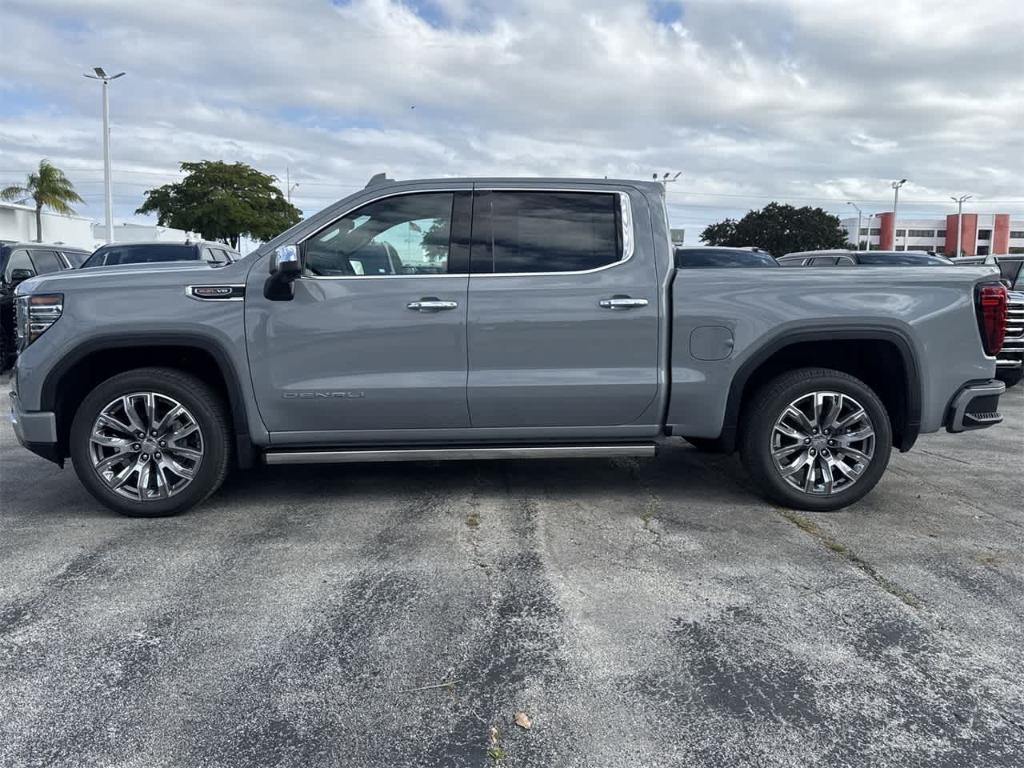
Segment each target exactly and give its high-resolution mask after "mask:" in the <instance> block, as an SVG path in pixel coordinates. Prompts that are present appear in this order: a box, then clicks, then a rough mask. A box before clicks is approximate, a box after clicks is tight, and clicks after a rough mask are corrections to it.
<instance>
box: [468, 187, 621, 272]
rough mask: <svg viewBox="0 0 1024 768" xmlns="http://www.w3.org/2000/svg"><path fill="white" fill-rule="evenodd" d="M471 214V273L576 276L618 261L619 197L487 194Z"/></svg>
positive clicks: (479, 200) (566, 193)
mask: <svg viewBox="0 0 1024 768" xmlns="http://www.w3.org/2000/svg"><path fill="white" fill-rule="evenodd" d="M473 211H474V214H473V219H474V225H473V226H474V237H473V239H474V244H473V255H472V259H473V271H474V272H495V273H514V272H578V271H582V270H587V269H596V268H598V267H604V266H607V265H608V264H614V263H615V262H617V261H619V259H621V258H622V244H621V237H620V234H621V230H620V227H619V198H618V195H614V194H607V193H591V192H486V193H483V194H481V195H480V196H479V197H478V199H477V201H476V202H475V203H474V208H473ZM477 222H480V227H479V231H477Z"/></svg>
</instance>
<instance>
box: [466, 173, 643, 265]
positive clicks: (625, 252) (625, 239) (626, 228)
mask: <svg viewBox="0 0 1024 768" xmlns="http://www.w3.org/2000/svg"><path fill="white" fill-rule="evenodd" d="M474 191H479V192H578V193H582V194H587V195H618V198H619V214H620V215H619V218H620V219H621V222H622V256H621V257H620V258H619V260H618V261H613V262H612V263H611V264H605V265H603V266H600V267H594V268H593V269H575V270H567V271H564V272H470V275H471V276H472V277H474V278H477V277H553V276H556V275H592V274H594V273H595V272H603V271H604V270H606V269H613V268H614V267H621V266H622V265H623V264H625V263H626V262H628V261H629V260H630V259H632V258H633V254H634V252H635V251H636V245H635V242H636V241H635V238H634V231H633V204H632V203H631V202H630V200H629V193H628V192H623V191H622V190H620V189H615V190H601V189H595V190H590V189H575V188H574V189H570V188H566V187H480V188H478V189H475V190H474Z"/></svg>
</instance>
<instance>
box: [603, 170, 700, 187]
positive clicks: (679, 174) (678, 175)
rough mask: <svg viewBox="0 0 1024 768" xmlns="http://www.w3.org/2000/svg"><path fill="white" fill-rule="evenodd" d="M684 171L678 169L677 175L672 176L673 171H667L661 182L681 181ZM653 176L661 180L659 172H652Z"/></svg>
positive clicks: (656, 179)
mask: <svg viewBox="0 0 1024 768" xmlns="http://www.w3.org/2000/svg"><path fill="white" fill-rule="evenodd" d="M682 173H683V172H682V171H676V175H675V176H672V174H671V172H670V173H666V174H664V175H663V176H662V177H661V179H660V181H661V183H662V184H663V185H664V184H671V183H672V182H673V181H679V177H680V176H681V175H682ZM652 176H653V178H654V180H655V181H659V179H658V174H656V173H655V174H652ZM670 176H671V178H669V177H670ZM606 178H607V177H606Z"/></svg>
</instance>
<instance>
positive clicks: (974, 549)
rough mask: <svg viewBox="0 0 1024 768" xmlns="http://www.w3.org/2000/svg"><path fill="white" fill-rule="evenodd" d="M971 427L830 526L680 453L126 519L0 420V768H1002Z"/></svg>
mask: <svg viewBox="0 0 1024 768" xmlns="http://www.w3.org/2000/svg"><path fill="white" fill-rule="evenodd" d="M1003 411H1004V413H1005V414H1006V416H1007V420H1006V422H1004V423H1003V424H1002V425H1000V426H998V427H995V428H992V429H990V430H986V431H982V432H975V433H971V434H965V435H946V434H944V433H943V434H940V435H934V436H924V437H922V438H921V439H920V441H919V442H918V444H917V447H916V448H915V449H914V451H913V452H911V453H909V454H902V455H895V456H894V458H893V460H892V463H891V465H890V468H889V471H888V473H887V474H886V476H885V477H884V478H883V480H882V482H881V484H880V485H879V486H878V488H877V489H876V490H875V491H874V492H873V493H872V494H870V495H869V496H868V497H867V499H865V500H864V501H863V502H861V503H860V504H858V505H856V506H855V507H853V508H851V509H848V510H846V511H843V512H839V513H833V514H804V513H795V512H792V511H788V510H784V509H781V508H778V507H775V506H773V505H771V504H769V503H767V502H765V501H763V500H762V499H761V498H759V497H758V496H757V495H756V494H755V493H754V492H753V490H752V489H751V487H750V484H749V481H748V479H747V478H746V475H745V474H744V472H743V470H742V467H741V466H740V464H739V462H738V460H737V459H736V458H734V457H722V456H708V455H704V454H700V453H698V452H696V451H695V450H693V449H692V448H689V447H688V446H686V445H683V444H680V445H679V446H678V447H673V448H670V449H668V450H665V451H663V452H661V453H660V454H659V455H658V457H657V458H655V459H651V460H559V461H543V462H541V461H537V462H529V461H496V462H478V463H471V462H428V463H416V464H380V465H336V466H317V467H273V468H270V467H263V468H259V469H256V470H253V471H250V472H246V473H235V474H234V475H233V476H232V477H231V478H230V479H229V481H228V483H227V484H226V485H225V487H224V488H223V489H222V490H221V491H220V492H219V493H217V494H216V495H215V496H214V497H213V498H211V499H210V500H209V501H208V502H206V503H205V504H204V505H203V506H202V507H200V508H198V509H196V510H194V511H192V512H190V513H189V514H187V515H184V516H181V517H177V518H167V519H160V520H132V519H127V518H122V517H119V516H117V515H115V514H113V513H111V512H109V511H107V510H106V509H105V508H103V507H101V506H100V505H99V504H98V503H96V502H95V501H93V499H92V498H91V497H90V496H89V495H88V494H87V493H86V492H85V491H84V489H83V488H82V487H81V486H80V485H79V483H78V481H77V478H76V477H75V475H74V472H73V470H72V469H71V468H70V466H69V467H68V468H66V469H64V470H63V471H61V470H60V469H58V468H57V467H56V466H55V465H53V464H50V463H48V462H46V461H44V460H42V459H39V458H37V457H35V456H33V455H31V454H29V453H28V452H26V451H24V450H23V449H21V448H20V447H19V446H17V445H16V443H15V441H14V438H13V435H12V432H11V430H10V425H9V424H7V423H6V422H5V423H4V424H3V426H2V427H0V508H2V511H0V766H18V767H19V768H20V767H21V766H75V767H76V768H79V767H83V766H119V767H124V768H127V767H129V766H130V767H136V766H137V767H138V768H153V767H154V766H172V765H173V766H249V765H252V766H257V765H258V766H303V767H308V766H344V767H345V768H357V767H359V766H488V765H505V766H600V767H601V768H612V767H614V766H704V765H707V766H723V767H726V766H727V767H728V768H735V767H736V766H787V767H788V766H848V765H849V766H864V765H871V766H900V767H901V768H905V767H906V766H918V765H920V766H971V767H972V768H975V767H979V766H996V765H999V766H1021V765H1024V547H1022V545H1024V504H1022V492H1024V467H1022V463H1024V462H1022V457H1024V387H1017V388H1016V389H1015V390H1012V391H1011V392H1010V393H1008V394H1007V395H1006V396H1005V397H1004V399H1003ZM518 712H524V713H526V715H527V716H528V717H529V719H530V721H531V723H532V726H531V727H530V728H529V729H528V730H527V729H524V728H522V727H520V726H518V725H515V724H514V723H513V718H514V716H515V714H516V713H518Z"/></svg>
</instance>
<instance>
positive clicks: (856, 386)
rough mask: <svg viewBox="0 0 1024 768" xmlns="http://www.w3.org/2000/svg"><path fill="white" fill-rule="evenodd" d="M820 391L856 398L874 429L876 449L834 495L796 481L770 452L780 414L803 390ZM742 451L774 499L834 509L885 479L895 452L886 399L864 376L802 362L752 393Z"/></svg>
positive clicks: (789, 504) (807, 507)
mask: <svg viewBox="0 0 1024 768" xmlns="http://www.w3.org/2000/svg"><path fill="white" fill-rule="evenodd" d="M822 391H828V392H838V393H840V394H843V395H847V396H849V397H852V398H854V400H856V401H857V402H858V403H860V405H861V407H862V408H863V409H864V412H865V413H866V414H867V415H868V418H870V420H871V426H872V427H873V429H874V435H875V439H874V454H873V456H872V458H871V461H870V462H869V463H868V465H867V467H866V468H865V469H864V470H863V474H861V475H860V476H859V477H858V478H857V479H856V480H855V481H854V482H853V483H851V484H850V485H848V486H847V487H846V488H843V489H841V490H838V491H836V492H834V493H832V494H830V495H814V494H811V493H807V492H804V491H801V490H798V489H796V488H794V487H792V486H791V485H790V484H789V483H787V482H786V480H785V479H784V478H783V476H782V473H781V470H779V469H778V468H776V466H775V461H774V459H773V458H772V436H773V429H774V426H775V422H776V419H778V418H779V417H780V416H781V415H782V413H783V412H784V411H785V409H786V408H787V407H788V406H789V404H790V403H793V402H794V401H796V400H798V399H799V398H800V397H801V396H805V395H809V394H811V393H813V392H822ZM833 450H835V449H834V448H833ZM740 451H741V453H742V456H743V462H744V464H745V465H746V467H747V471H748V472H749V473H750V475H751V477H752V478H753V480H754V481H755V483H757V485H758V486H759V487H760V488H761V489H762V491H763V492H764V493H765V495H766V496H768V497H769V498H770V499H772V500H773V501H776V502H778V503H779V504H781V505H783V506H786V507H790V508H792V509H801V510H807V511H811V512H833V511H835V510H838V509H842V508H843V507H846V506H848V505H850V504H853V503H854V502H856V501H859V500H860V499H861V498H863V497H864V496H865V495H866V494H867V493H868V492H870V491H871V489H872V488H874V487H875V485H876V484H877V483H878V481H879V480H880V479H881V477H882V475H883V474H884V473H885V468H886V466H887V465H888V463H889V455H890V453H891V452H892V426H891V424H890V422H889V415H888V413H887V412H886V410H885V406H884V405H883V404H882V401H881V400H879V398H878V396H877V395H876V394H875V393H874V391H873V390H872V389H871V388H870V387H869V386H868V385H867V384H865V383H864V382H863V381H861V380H860V379H857V378H855V377H853V376H850V375H849V374H847V373H843V372H842V371H836V370H832V369H829V368H801V369H798V370H795V371H789V372H788V373H784V374H782V375H781V376H779V377H777V378H775V379H772V380H771V381H769V382H768V383H767V384H765V385H764V386H763V387H761V389H759V390H758V391H757V392H756V393H755V394H754V395H753V397H752V399H751V401H750V403H749V404H747V405H746V407H745V408H744V423H743V434H742V438H741V442H740Z"/></svg>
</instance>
